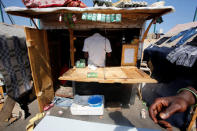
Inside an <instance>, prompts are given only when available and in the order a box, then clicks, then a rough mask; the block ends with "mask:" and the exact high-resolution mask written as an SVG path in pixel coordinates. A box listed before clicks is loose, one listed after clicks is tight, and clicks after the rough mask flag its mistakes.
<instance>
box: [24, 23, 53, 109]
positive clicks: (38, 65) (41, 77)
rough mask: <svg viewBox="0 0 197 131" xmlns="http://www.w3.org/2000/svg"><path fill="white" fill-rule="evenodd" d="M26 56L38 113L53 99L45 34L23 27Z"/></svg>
mask: <svg viewBox="0 0 197 131" xmlns="http://www.w3.org/2000/svg"><path fill="white" fill-rule="evenodd" d="M25 33H26V43H27V47H28V56H29V60H30V64H31V71H32V76H33V81H34V88H35V91H36V96H37V100H38V104H39V109H40V112H43V109H44V106H46V105H48V104H50V103H51V101H52V100H53V98H54V89H53V81H52V76H51V66H50V59H49V50H48V41H47V33H46V31H45V30H37V29H32V28H27V27H25Z"/></svg>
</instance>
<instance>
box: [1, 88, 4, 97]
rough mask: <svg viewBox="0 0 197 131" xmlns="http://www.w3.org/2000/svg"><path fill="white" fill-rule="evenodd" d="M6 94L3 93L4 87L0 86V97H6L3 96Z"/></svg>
mask: <svg viewBox="0 0 197 131" xmlns="http://www.w3.org/2000/svg"><path fill="white" fill-rule="evenodd" d="M3 93H4V92H3V86H0V96H2V97H3V96H4V94H3Z"/></svg>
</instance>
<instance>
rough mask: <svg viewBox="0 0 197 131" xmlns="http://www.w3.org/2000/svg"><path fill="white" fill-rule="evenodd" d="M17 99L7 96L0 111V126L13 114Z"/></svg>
mask: <svg viewBox="0 0 197 131" xmlns="http://www.w3.org/2000/svg"><path fill="white" fill-rule="evenodd" d="M14 105H15V101H14V100H13V99H12V98H11V97H9V96H8V97H7V98H6V99H5V102H4V104H3V108H2V110H1V111H0V126H1V123H3V122H4V121H5V120H6V119H8V118H9V117H10V116H11V115H12V110H13V108H14Z"/></svg>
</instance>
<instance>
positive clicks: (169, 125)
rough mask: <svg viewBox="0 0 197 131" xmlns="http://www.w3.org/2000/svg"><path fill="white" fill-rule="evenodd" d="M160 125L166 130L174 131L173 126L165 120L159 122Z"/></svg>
mask: <svg viewBox="0 0 197 131" xmlns="http://www.w3.org/2000/svg"><path fill="white" fill-rule="evenodd" d="M158 124H159V125H160V126H162V127H164V128H166V129H167V130H168V131H172V125H171V124H170V123H168V122H167V121H164V120H159V121H158Z"/></svg>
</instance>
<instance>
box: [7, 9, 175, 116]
mask: <svg viewBox="0 0 197 131" xmlns="http://www.w3.org/2000/svg"><path fill="white" fill-rule="evenodd" d="M173 10H174V8H173V7H171V6H162V7H136V8H126V9H121V8H115V7H98V8H94V7H88V8H78V7H57V8H56V7H55V8H40V9H38V8H32V9H27V8H19V7H9V8H7V9H6V12H7V13H9V14H12V15H17V16H23V17H28V18H30V19H32V20H33V21H34V18H37V19H40V21H41V28H40V29H38V27H37V26H36V24H35V26H36V28H29V27H25V32H26V43H27V47H28V55H29V60H30V64H31V70H32V76H33V80H34V85H35V86H34V87H35V91H36V96H37V99H38V103H39V109H40V112H43V107H44V106H46V105H48V104H49V103H50V102H51V101H52V100H53V97H54V87H53V80H52V74H51V70H53V68H52V67H51V65H50V56H49V49H48V45H49V43H50V41H49V38H48V34H47V30H48V29H65V30H67V31H68V32H69V37H70V62H71V66H72V67H74V65H75V53H76V52H75V51H76V49H75V45H74V41H75V39H76V37H75V34H74V31H80V30H87V29H91V28H107V29H116V30H118V29H123V28H128V29H130V28H131V29H132V28H137V29H138V30H139V32H140V34H139V35H140V40H139V43H138V44H137V46H136V47H135V48H137V49H138V50H137V51H136V52H135V53H134V58H135V59H134V61H132V64H131V65H130V64H124V62H123V63H122V64H121V65H122V66H119V67H106V68H98V69H97V73H98V77H97V78H87V75H86V74H87V72H88V71H89V69H88V68H75V67H74V68H71V69H70V70H69V71H67V72H66V73H64V74H63V75H62V76H60V77H59V79H60V80H71V81H82V82H99V83H130V84H134V83H142V82H145V83H156V82H157V81H156V80H154V79H152V78H150V76H148V75H147V74H146V73H144V72H143V71H141V70H139V69H138V68H137V67H136V61H137V54H139V53H141V52H142V48H141V47H142V45H143V41H144V39H145V38H146V36H147V33H148V31H149V29H150V27H151V25H152V24H153V21H154V20H155V19H156V18H158V17H160V16H162V15H164V14H167V13H169V12H172V11H173ZM69 13H72V14H75V15H76V16H77V18H79V19H78V22H77V23H76V24H75V26H74V28H72V29H71V28H68V27H66V26H65V23H64V22H63V23H60V22H58V17H59V15H60V14H69ZM82 13H101V14H122V21H121V22H120V23H105V22H97V21H96V22H95V21H84V20H81V19H80V18H81V15H82ZM147 20H152V21H151V22H150V24H149V26H148V28H147V29H146V30H145V32H144V33H143V29H144V27H145V22H146V21H147ZM117 35H119V34H117ZM65 44H67V43H65ZM123 57H124V55H123Z"/></svg>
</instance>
